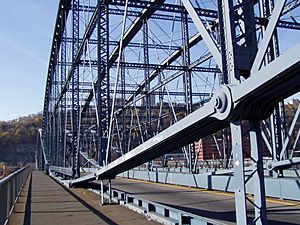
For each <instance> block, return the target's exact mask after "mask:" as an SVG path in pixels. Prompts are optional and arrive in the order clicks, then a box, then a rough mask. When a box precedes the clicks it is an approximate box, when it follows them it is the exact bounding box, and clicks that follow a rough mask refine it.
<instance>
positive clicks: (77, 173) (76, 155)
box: [72, 0, 80, 178]
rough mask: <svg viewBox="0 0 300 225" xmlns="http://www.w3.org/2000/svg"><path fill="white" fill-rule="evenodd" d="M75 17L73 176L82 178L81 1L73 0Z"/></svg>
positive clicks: (73, 51)
mask: <svg viewBox="0 0 300 225" xmlns="http://www.w3.org/2000/svg"><path fill="white" fill-rule="evenodd" d="M72 15H73V24H72V26H73V42H72V66H73V68H74V70H73V74H72V176H73V178H77V177H79V176H80V167H79V152H78V151H79V149H78V141H79V140H78V138H79V137H78V135H79V66H78V64H76V55H77V52H78V49H79V1H78V0H72Z"/></svg>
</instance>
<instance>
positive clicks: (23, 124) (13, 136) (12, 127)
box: [0, 114, 42, 165]
mask: <svg viewBox="0 0 300 225" xmlns="http://www.w3.org/2000/svg"><path fill="white" fill-rule="evenodd" d="M41 126H42V114H35V115H29V116H25V117H20V118H19V119H14V120H11V121H0V162H7V163H8V164H10V165H16V164H18V163H20V162H22V163H27V162H34V156H35V145H36V135H37V129H38V128H40V127H41Z"/></svg>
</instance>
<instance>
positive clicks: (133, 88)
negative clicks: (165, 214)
mask: <svg viewBox="0 0 300 225" xmlns="http://www.w3.org/2000/svg"><path fill="white" fill-rule="evenodd" d="M299 4H300V2H299V1H298V0H289V1H285V0H276V1H273V0H259V1H255V2H253V1H250V0H243V1H233V0H229V1H227V0H222V1H214V0H212V1H211V2H207V3H203V2H198V1H189V0H182V1H179V2H177V3H173V2H172V1H168V0H153V1H144V0H143V1H131V0H129V1H125V0H89V1H87V0H61V1H60V3H59V8H58V14H57V21H56V26H55V31H54V37H53V44H52V49H51V55H50V62H49V69H48V74H47V83H46V91H45V101H44V114H43V116H44V117H43V128H42V130H41V131H39V135H38V143H39V145H38V153H37V160H38V163H37V165H38V166H39V167H40V168H41V169H45V170H46V169H47V168H48V167H49V166H55V168H65V169H66V168H69V169H71V172H70V174H68V172H66V174H65V175H68V176H70V177H72V178H73V183H74V184H75V183H77V182H82V181H89V180H92V179H106V178H108V179H112V178H114V177H115V176H116V175H117V174H118V173H119V172H122V171H125V170H127V169H131V168H133V167H134V166H137V165H140V164H143V163H147V166H148V167H149V169H151V166H153V165H154V164H155V163H157V162H158V161H159V160H162V162H161V163H160V165H165V164H166V163H165V162H166V161H167V160H166V159H167V156H163V155H164V154H165V153H170V152H173V153H174V151H175V153H176V154H177V155H181V156H182V158H181V159H182V161H184V164H185V166H186V167H188V169H189V172H190V173H195V172H197V166H198V162H199V160H200V159H199V152H200V150H199V149H196V147H195V146H194V144H195V143H198V141H199V139H203V138H210V139H211V140H212V141H213V142H214V145H216V146H217V147H215V148H217V151H218V155H217V156H215V154H214V153H213V157H216V159H217V160H219V161H221V164H220V165H222V166H223V167H224V168H230V167H231V168H233V171H234V177H235V184H236V185H235V186H236V189H235V195H236V206H237V223H238V224H246V223H247V205H246V202H247V201H249V202H250V203H252V205H253V207H254V209H255V210H254V211H255V216H256V218H255V219H254V223H256V224H265V223H266V221H267V216H266V203H265V187H264V168H266V165H264V164H263V159H264V158H263V157H266V156H267V157H270V158H272V160H271V163H272V168H277V169H276V171H275V170H274V169H272V173H273V176H274V177H278V176H282V174H283V173H282V170H283V168H285V167H291V166H292V165H293V164H294V163H290V164H289V163H285V161H284V160H287V159H289V158H291V159H293V158H295V157H297V156H298V155H297V154H296V153H295V152H297V151H295V149H296V147H297V146H298V139H299V136H300V135H299V131H297V132H298V133H297V135H296V138H294V139H293V141H294V142H293V143H291V142H292V141H291V140H292V138H291V133H292V132H293V130H296V129H299V127H297V119H298V116H296V115H298V114H299V113H298V111H297V112H296V113H295V118H294V119H293V121H292V123H291V124H288V125H287V122H286V120H285V117H286V115H285V106H284V99H285V98H286V97H289V96H291V95H292V94H295V93H297V92H298V91H299V85H298V84H299V76H298V75H297V74H298V73H299V57H297V56H295V54H294V53H293V51H294V52H295V51H296V50H298V49H299V48H300V47H299V40H295V38H294V36H295V35H294V34H295V33H296V32H299V30H300V24H299V23H298V22H297V16H299V13H300V12H299V7H298V6H299ZM124 13H126V14H125V17H124ZM123 17H124V18H126V19H125V21H123ZM125 23H126V24H125ZM122 24H123V26H122ZM122 27H124V30H122ZM297 35H298V33H297ZM286 38H290V42H291V43H292V45H293V47H292V50H290V51H288V50H286V49H285V46H284V45H285V42H284V40H285V39H286ZM282 45H283V47H281V46H282ZM293 54H294V55H293ZM118 73H120V76H119V74H118ZM119 77H120V79H119ZM114 87H115V88H116V90H114ZM295 132H296V131H295ZM203 140H204V139H203ZM246 142H247V143H246ZM288 146H289V147H290V146H292V151H288V150H287V149H288ZM247 149H248V151H247ZM266 149H267V150H266ZM222 150H223V151H222ZM203 151H204V152H205V151H208V150H206V149H204V150H203ZM159 157H161V158H159ZM245 157H246V158H249V159H250V161H251V166H252V167H251V168H250V169H249V168H248V170H247V171H250V175H249V176H246V175H245V170H246V169H245V165H244V158H245ZM214 159H215V158H214ZM150 161H152V165H151V163H149V162H150ZM283 164H284V166H280V165H283ZM86 166H90V167H94V168H96V172H95V173H93V174H92V175H89V176H87V177H81V178H80V168H81V167H86ZM99 168H100V169H99ZM60 171H61V170H60ZM63 171H70V170H68V169H66V170H63ZM249 181H251V182H252V183H253V184H254V185H255V186H256V187H255V190H254V200H250V199H248V197H247V195H246V193H247V190H246V186H247V185H248V183H249ZM248 219H249V218H248Z"/></svg>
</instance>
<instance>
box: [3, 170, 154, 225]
mask: <svg viewBox="0 0 300 225" xmlns="http://www.w3.org/2000/svg"><path fill="white" fill-rule="evenodd" d="M21 224H22V225H48V224H49V225H52V224H55V225H60V224H61V225H69V224H72V225H75V224H76V225H98V224H99V225H100V224H111V225H115V224H121V225H135V224H136V225H140V224H144V225H148V224H149V225H156V224H158V223H156V222H154V221H151V220H148V219H147V218H145V217H144V216H143V215H140V214H137V213H135V212H133V211H131V210H129V209H127V208H125V207H123V206H120V205H116V204H111V205H105V206H100V204H99V196H98V195H97V194H95V193H93V192H90V191H88V190H86V189H82V188H76V189H69V188H67V187H65V186H63V185H61V184H59V183H58V182H57V181H55V180H54V179H52V178H51V177H49V176H47V175H45V174H44V173H42V172H38V171H34V172H32V175H31V176H30V177H29V179H28V180H27V182H26V185H25V186H24V189H23V191H22V193H21V196H20V198H19V200H18V203H17V204H16V207H15V210H14V213H13V215H12V216H11V218H10V220H9V225H21Z"/></svg>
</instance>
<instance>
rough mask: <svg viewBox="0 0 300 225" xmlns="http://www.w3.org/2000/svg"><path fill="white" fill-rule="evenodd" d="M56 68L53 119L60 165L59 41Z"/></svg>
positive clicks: (56, 47) (56, 50)
mask: <svg viewBox="0 0 300 225" xmlns="http://www.w3.org/2000/svg"><path fill="white" fill-rule="evenodd" d="M54 57H55V66H54V68H55V70H54V77H55V78H54V107H53V117H54V118H53V119H54V146H55V149H54V152H55V162H54V163H55V165H56V166H59V165H60V145H59V139H60V129H59V109H58V106H57V107H56V103H57V100H58V96H59V65H58V62H59V46H58V44H57V42H56V43H55V53H54Z"/></svg>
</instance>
